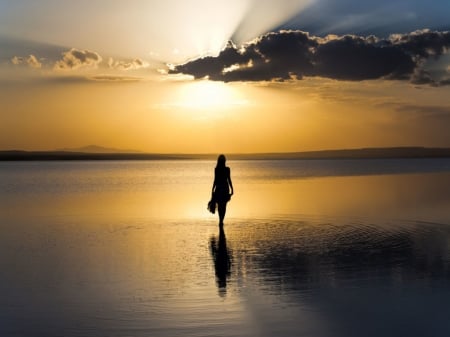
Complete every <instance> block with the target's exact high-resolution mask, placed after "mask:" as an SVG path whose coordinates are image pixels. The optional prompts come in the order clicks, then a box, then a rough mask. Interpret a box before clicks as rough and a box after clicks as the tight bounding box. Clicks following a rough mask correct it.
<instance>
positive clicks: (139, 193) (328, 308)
mask: <svg viewBox="0 0 450 337" xmlns="http://www.w3.org/2000/svg"><path fill="white" fill-rule="evenodd" d="M383 163H384V164H383ZM229 165H230V167H231V169H232V177H233V183H234V185H235V190H236V195H234V196H233V199H232V201H231V202H230V204H229V208H228V212H227V218H226V221H225V229H224V231H223V232H220V231H219V228H218V227H217V219H216V217H215V216H214V215H211V214H209V213H207V211H206V202H207V201H208V198H209V193H210V188H211V179H212V171H213V166H214V163H213V162H209V161H192V162H191V161H173V162H172V161H171V162H164V161H162V162H46V163H44V162H41V163H39V162H37V163H1V164H0V188H1V191H2V193H1V195H0V202H1V203H0V216H1V219H2V220H1V229H2V235H1V237H0V270H1V271H2V273H1V277H0V306H1V308H2V310H1V311H0V335H1V336H293V335H295V336H362V335H363V336H449V335H450V323H449V322H448V313H449V312H450V304H449V303H450V282H449V281H450V211H449V205H450V161H449V160H422V161H421V160H419V161H418V160H395V161H389V160H388V161H276V162H272V161H268V162H265V161H261V162H256V161H255V162H252V161H250V162H245V161H237V162H230V163H229Z"/></svg>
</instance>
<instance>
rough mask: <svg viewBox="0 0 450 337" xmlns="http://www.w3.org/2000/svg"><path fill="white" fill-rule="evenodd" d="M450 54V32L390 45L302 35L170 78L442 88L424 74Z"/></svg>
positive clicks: (286, 34)
mask: <svg viewBox="0 0 450 337" xmlns="http://www.w3.org/2000/svg"><path fill="white" fill-rule="evenodd" d="M449 48H450V32H432V31H429V30H422V31H416V32H413V33H409V34H396V35H392V36H390V37H389V38H387V39H379V38H376V37H374V36H368V37H361V36H354V35H345V36H341V37H338V36H328V37H327V38H319V37H314V36H310V35H309V34H308V33H305V32H302V31H280V32H277V33H274V32H272V33H268V34H265V35H263V36H261V37H259V38H258V39H256V40H254V41H252V42H250V43H247V44H245V45H243V46H242V47H241V48H237V47H236V46H235V45H233V44H232V43H229V44H228V45H227V46H226V48H225V49H224V50H223V51H222V52H221V53H220V54H219V55H218V56H216V57H213V56H208V57H203V58H199V59H196V60H192V61H190V62H187V63H185V64H181V65H176V66H172V67H171V69H170V71H169V73H170V74H177V73H183V74H188V75H193V76H194V77H195V78H204V77H208V78H209V79H211V80H218V81H226V82H227V81H283V80H287V79H301V78H302V77H304V76H317V77H326V78H331V79H338V80H351V81H359V80H370V79H381V78H383V79H401V80H405V79H409V80H411V82H413V83H416V84H419V83H421V84H424V83H430V84H434V85H440V84H441V82H440V81H439V80H437V79H432V78H431V76H430V75H429V74H428V73H427V72H426V71H425V70H423V69H422V68H423V65H424V63H425V61H426V60H427V59H428V58H431V57H434V58H438V57H440V56H441V55H442V54H444V53H446V52H447V51H448V49H449Z"/></svg>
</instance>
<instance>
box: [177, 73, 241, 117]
mask: <svg viewBox="0 0 450 337" xmlns="http://www.w3.org/2000/svg"><path fill="white" fill-rule="evenodd" d="M246 103H247V102H246V100H244V99H242V97H241V95H240V94H239V92H238V91H237V90H236V89H235V88H233V87H232V86H231V85H229V84H227V83H223V82H215V81H209V80H197V81H192V82H188V83H183V84H182V85H181V86H180V87H179V91H178V93H177V97H176V105H178V106H179V107H182V108H185V109H193V110H197V111H201V110H222V109H228V108H230V107H235V106H240V105H244V104H246Z"/></svg>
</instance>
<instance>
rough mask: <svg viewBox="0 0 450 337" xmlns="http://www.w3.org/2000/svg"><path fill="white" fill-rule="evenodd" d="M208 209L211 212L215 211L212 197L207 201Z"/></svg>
mask: <svg viewBox="0 0 450 337" xmlns="http://www.w3.org/2000/svg"><path fill="white" fill-rule="evenodd" d="M208 211H210V212H211V213H212V214H214V213H216V202H215V200H214V199H211V200H210V201H209V202H208Z"/></svg>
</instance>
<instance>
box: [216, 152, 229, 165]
mask: <svg viewBox="0 0 450 337" xmlns="http://www.w3.org/2000/svg"><path fill="white" fill-rule="evenodd" d="M226 161H227V159H226V158H225V156H224V155H223V154H221V155H220V156H219V157H218V158H217V167H225V162H226Z"/></svg>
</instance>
